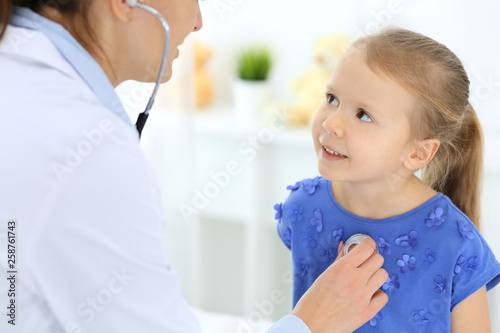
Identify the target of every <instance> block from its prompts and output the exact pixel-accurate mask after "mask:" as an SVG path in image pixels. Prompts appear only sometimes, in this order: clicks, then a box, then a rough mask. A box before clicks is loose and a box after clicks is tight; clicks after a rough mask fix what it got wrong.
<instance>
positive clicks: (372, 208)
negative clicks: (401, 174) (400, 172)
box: [332, 175, 437, 219]
mask: <svg viewBox="0 0 500 333" xmlns="http://www.w3.org/2000/svg"><path fill="white" fill-rule="evenodd" d="M332 191H333V195H334V197H335V200H336V201H337V202H338V203H339V204H340V205H341V206H342V207H343V208H344V209H346V210H347V211H349V212H351V213H353V214H355V215H358V216H360V217H364V218H370V219H383V218H388V217H391V216H397V215H401V214H403V213H406V212H408V211H410V210H412V209H414V208H416V207H418V206H420V205H422V204H423V203H425V202H426V201H428V200H429V199H431V198H432V197H434V196H436V195H437V192H436V191H434V190H433V189H432V188H431V187H430V186H428V185H427V184H425V183H424V182H422V181H421V180H420V179H419V178H418V177H416V176H415V175H411V176H410V177H409V178H408V179H406V180H405V181H403V182H399V183H397V184H394V183H393V184H390V183H389V182H387V184H385V185H373V184H371V185H367V184H353V183H347V182H332Z"/></svg>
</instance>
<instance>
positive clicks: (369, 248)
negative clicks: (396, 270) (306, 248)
mask: <svg viewBox="0 0 500 333" xmlns="http://www.w3.org/2000/svg"><path fill="white" fill-rule="evenodd" d="M375 246H376V244H375V241H374V240H373V239H371V238H366V239H365V240H363V242H361V243H360V244H359V245H357V246H356V247H355V248H354V249H352V250H351V251H349V253H348V254H347V255H345V256H344V255H343V253H344V245H343V244H342V242H341V243H340V244H339V249H338V251H339V256H338V258H337V260H335V262H334V263H333V264H332V265H330V267H328V269H327V270H325V271H324V272H323V274H321V275H320V276H319V277H318V278H317V279H316V281H315V282H314V283H313V285H312V286H311V287H310V288H309V290H308V291H307V292H306V293H305V294H304V295H303V296H302V298H301V299H300V300H299V301H298V303H297V304H296V306H295V309H294V310H293V311H292V314H293V315H295V316H297V317H299V318H300V319H302V320H303V321H304V322H305V323H306V325H307V326H308V327H309V329H310V330H311V331H312V332H313V333H322V332H336V333H344V332H345V333H351V332H353V331H354V330H356V329H357V328H359V327H360V326H362V325H363V324H365V323H366V322H367V321H369V320H370V319H372V318H373V317H374V316H375V315H376V314H377V313H378V312H379V311H380V310H381V309H382V308H383V307H384V305H385V304H386V303H387V301H388V300H389V298H388V297H387V295H386V294H385V293H384V292H383V291H382V290H380V289H379V288H380V287H381V286H382V285H383V284H384V283H385V282H386V281H387V278H388V274H387V272H386V271H385V270H384V269H383V268H381V267H382V264H383V263H384V258H383V257H382V256H381V255H380V254H377V253H374V250H375Z"/></svg>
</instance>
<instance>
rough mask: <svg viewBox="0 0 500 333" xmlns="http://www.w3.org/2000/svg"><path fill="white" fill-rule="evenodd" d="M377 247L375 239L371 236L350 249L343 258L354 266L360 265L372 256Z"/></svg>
mask: <svg viewBox="0 0 500 333" xmlns="http://www.w3.org/2000/svg"><path fill="white" fill-rule="evenodd" d="M375 248H376V244H375V241H374V240H373V239H371V238H365V239H364V240H363V241H362V242H361V243H359V244H358V245H357V246H356V247H354V248H353V249H352V250H351V251H349V253H347V254H346V255H345V256H344V257H343V258H342V260H343V261H347V262H349V263H350V264H351V265H352V266H354V267H359V266H361V265H362V264H363V263H364V262H365V261H366V260H368V259H369V258H370V257H371V255H372V254H373V251H375Z"/></svg>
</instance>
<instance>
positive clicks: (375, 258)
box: [358, 253, 384, 279]
mask: <svg viewBox="0 0 500 333" xmlns="http://www.w3.org/2000/svg"><path fill="white" fill-rule="evenodd" d="M383 264H384V257H382V256H381V255H380V254H378V253H372V254H371V256H370V257H369V258H368V259H366V260H365V262H363V263H362V264H361V265H360V266H359V267H358V268H359V269H360V270H361V271H363V273H364V274H366V275H367V279H368V278H369V277H370V276H372V275H373V274H374V273H375V272H376V271H377V269H379V268H380V267H382V265H383Z"/></svg>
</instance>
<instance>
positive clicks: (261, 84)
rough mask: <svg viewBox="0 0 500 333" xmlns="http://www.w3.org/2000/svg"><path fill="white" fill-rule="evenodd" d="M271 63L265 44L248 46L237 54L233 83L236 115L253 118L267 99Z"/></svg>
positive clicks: (268, 50)
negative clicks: (236, 77)
mask: <svg viewBox="0 0 500 333" xmlns="http://www.w3.org/2000/svg"><path fill="white" fill-rule="evenodd" d="M272 65H273V61H272V56H271V51H270V49H269V48H268V47H266V46H257V45H255V46H250V47H247V48H246V49H244V50H242V51H240V52H239V53H238V55H237V76H238V79H237V80H236V82H235V84H234V102H235V112H236V115H237V116H238V117H239V118H240V119H242V120H255V118H256V116H257V115H258V114H259V113H261V112H262V109H263V108H264V106H265V104H266V103H267V102H268V101H269V90H270V89H269V81H268V77H269V72H270V71H271V68H272Z"/></svg>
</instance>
